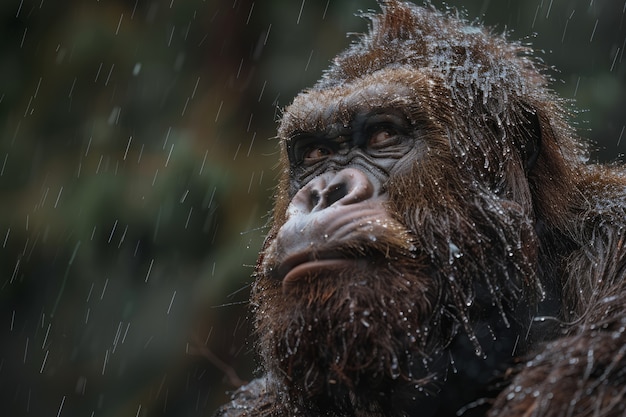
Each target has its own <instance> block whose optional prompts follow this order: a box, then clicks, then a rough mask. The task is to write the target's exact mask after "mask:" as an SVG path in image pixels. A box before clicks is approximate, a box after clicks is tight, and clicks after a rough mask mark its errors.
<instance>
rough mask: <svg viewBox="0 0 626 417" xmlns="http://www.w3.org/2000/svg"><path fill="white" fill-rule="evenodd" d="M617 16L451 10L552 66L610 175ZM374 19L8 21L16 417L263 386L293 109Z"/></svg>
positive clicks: (6, 374) (150, 403)
mask: <svg viewBox="0 0 626 417" xmlns="http://www.w3.org/2000/svg"><path fill="white" fill-rule="evenodd" d="M433 3H435V4H437V5H439V6H440V7H442V6H441V5H440V3H439V2H433ZM619 3H620V2H588V1H582V0H571V1H566V0H554V1H551V2H544V1H540V0H535V1H525V0H507V1H497V2H496V1H489V0H477V1H460V0H458V1H450V2H448V4H451V5H452V6H461V7H464V8H465V9H466V10H467V16H468V18H470V19H472V20H473V19H474V18H480V20H481V21H483V22H485V23H486V24H487V25H489V26H492V27H493V28H494V31H495V32H502V31H505V30H506V31H511V35H510V36H511V37H512V38H514V39H522V40H524V41H525V42H532V43H533V44H534V45H535V47H536V48H537V50H538V51H543V52H539V55H540V56H541V58H542V59H543V60H544V61H545V62H546V64H547V65H549V66H555V67H556V68H559V70H560V71H561V72H557V71H551V73H552V75H553V76H554V78H555V79H556V80H557V82H555V84H554V88H555V89H556V90H557V91H558V92H559V93H560V94H561V95H562V96H563V97H564V98H566V99H572V98H575V99H576V100H577V108H579V109H583V110H586V109H590V110H589V111H585V112H582V113H574V114H573V122H574V123H576V125H577V127H578V128H579V130H580V131H581V133H582V134H583V135H584V136H587V137H589V138H590V139H591V140H593V141H594V142H595V143H596V144H597V146H596V148H597V150H598V151H597V152H596V153H595V154H594V158H595V159H601V160H609V161H610V160H616V159H619V158H623V157H621V156H620V153H623V152H624V150H625V149H626V137H624V136H626V134H625V133H624V125H625V123H626V112H625V111H624V109H625V108H626V94H624V91H626V64H625V63H624V60H623V55H624V48H625V42H626V29H625V25H624V21H625V16H624V5H623V4H619ZM622 3H623V2H622ZM371 8H376V4H375V2H374V1H373V0H372V1H356V0H350V1H341V2H340V1H336V0H330V1H321V2H311V1H308V2H307V1H286V0H275V1H266V2H253V1H249V0H185V1H183V0H166V1H165V0H127V1H122V0H117V1H116V0H90V1H82V0H66V1H64V2H59V1H56V2H55V1H54V0H10V1H5V2H2V3H1V4H0V18H1V19H2V29H1V30H2V35H3V36H2V38H0V45H1V48H2V49H1V51H2V58H1V59H0V135H1V136H0V202H1V203H0V340H1V341H2V342H1V350H0V393H1V394H0V396H1V397H0V398H1V399H2V402H1V403H2V408H3V410H5V412H7V413H9V414H10V415H12V416H20V415H34V416H39V415H59V416H74V415H76V416H79V415H81V416H122V415H128V416H135V415H136V416H147V415H155V416H156V415H159V416H161V415H164V416H169V415H172V416H173V415H176V416H182V415H190V416H199V415H207V414H210V413H211V412H212V410H213V409H214V408H215V407H216V406H217V404H220V403H222V402H224V401H225V400H226V398H227V396H226V394H225V392H226V391H227V390H229V389H232V388H233V386H234V385H236V384H237V383H238V382H239V381H238V377H239V378H242V379H249V378H251V377H252V376H253V370H254V369H255V366H256V365H255V363H256V362H255V357H254V354H253V353H252V350H253V347H252V339H251V338H250V337H249V336H248V334H249V333H250V330H251V328H250V327H251V326H250V324H249V321H248V320H247V319H248V312H247V306H246V300H247V297H248V290H249V283H250V281H251V278H250V275H251V272H252V265H254V262H255V259H256V254H257V252H258V249H259V247H260V245H261V243H262V241H263V237H264V233H265V228H264V226H265V224H266V222H267V220H268V217H267V213H268V211H269V209H270V203H271V199H270V195H271V192H272V187H273V186H274V180H275V177H276V175H277V172H276V169H275V167H274V166H275V163H276V160H277V158H276V150H277V147H276V143H275V141H274V140H273V139H272V138H273V136H274V135H275V127H276V121H277V119H278V118H279V117H280V107H282V106H284V105H286V104H288V103H289V101H290V99H291V98H292V97H293V96H294V95H295V94H296V93H297V92H298V91H299V90H300V89H302V88H304V87H306V86H308V85H311V84H312V83H313V82H315V80H316V79H317V78H319V76H320V74H321V71H322V70H323V68H324V67H326V65H327V64H328V62H329V60H330V59H331V58H332V56H333V55H334V54H336V53H337V52H338V51H340V50H342V49H343V48H345V47H346V45H348V44H349V39H347V38H346V36H345V33H347V32H362V31H364V30H365V27H366V23H365V21H364V20H363V19H361V18H359V17H356V16H355V13H356V12H357V11H358V10H367V9H371ZM534 34H536V35H534ZM9 414H7V415H9Z"/></svg>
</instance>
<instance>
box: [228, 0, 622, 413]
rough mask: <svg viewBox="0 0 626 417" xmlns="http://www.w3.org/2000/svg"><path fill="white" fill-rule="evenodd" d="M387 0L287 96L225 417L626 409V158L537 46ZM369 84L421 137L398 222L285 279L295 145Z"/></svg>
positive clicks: (301, 177) (401, 174)
mask: <svg viewBox="0 0 626 417" xmlns="http://www.w3.org/2000/svg"><path fill="white" fill-rule="evenodd" d="M381 9H382V13H381V14H368V15H367V17H368V18H369V19H370V22H371V25H370V30H369V32H368V33H367V34H364V35H362V36H360V37H359V38H358V39H357V40H356V41H355V42H354V43H353V44H352V45H351V46H350V47H349V48H348V49H347V50H346V51H345V52H343V53H341V54H340V55H339V56H337V57H336V58H335V60H334V61H333V63H332V65H331V67H330V68H329V69H328V70H327V71H326V72H325V73H324V75H323V77H322V79H321V80H320V81H319V82H318V83H317V84H316V85H315V86H314V87H313V88H311V89H309V90H305V91H304V92H302V93H301V94H300V95H299V96H298V97H296V98H295V100H294V102H293V103H292V104H291V105H290V106H289V107H288V108H287V109H286V110H285V113H284V116H283V118H282V121H281V125H280V127H279V137H280V139H281V146H282V154H281V165H280V166H281V168H282V172H281V178H280V184H279V188H278V193H277V196H276V203H275V209H274V213H273V216H274V218H273V224H272V229H271V230H270V232H269V234H268V237H267V240H266V244H265V246H264V248H263V251H262V252H261V255H260V258H259V262H258V265H257V269H256V273H255V275H256V282H255V285H254V289H253V295H252V305H253V308H254V313H255V317H256V326H257V335H258V337H259V350H260V354H261V357H262V360H263V367H264V372H265V376H264V378H263V379H260V380H257V381H256V382H254V383H253V384H252V385H250V386H248V387H244V388H242V389H241V390H239V391H238V392H237V393H236V394H235V395H234V397H233V398H234V400H233V402H232V403H231V404H230V405H227V406H225V407H224V408H223V409H222V410H221V411H220V413H221V414H222V415H225V416H243V415H251V416H257V415H259V416H317V415H328V416H343V415H346V416H347V415H354V416H357V415H358V416H371V417H374V416H404V415H420V416H422V415H450V414H453V413H456V412H459V411H463V412H468V413H475V414H472V415H476V414H484V413H489V415H492V416H500V415H501V416H518V415H519V416H522V415H524V416H531V415H533V416H562V415H571V416H591V415H594V416H602V417H608V416H621V415H624V413H625V412H626V408H625V407H626V371H625V369H626V298H625V297H626V174H625V171H624V169H623V168H622V167H606V166H599V165H591V164H587V160H586V159H587V158H586V148H585V146H584V145H583V143H582V142H581V141H579V140H578V139H577V138H576V136H575V134H574V132H573V130H572V129H571V128H570V127H569V125H568V123H567V119H566V114H565V112H564V111H563V108H562V104H561V101H560V99H559V98H558V97H556V96H555V95H554V93H553V92H552V91H551V90H550V89H549V88H548V81H549V80H548V79H547V78H546V76H544V75H543V74H542V72H541V68H540V66H539V65H538V64H537V63H536V62H535V61H534V60H533V59H532V57H531V54H532V50H531V49H530V48H529V47H527V46H523V45H521V44H519V43H516V42H510V41H508V40H506V39H505V37H504V36H499V35H494V34H491V33H489V32H488V31H486V30H485V29H484V28H482V27H480V26H476V25H471V24H469V23H468V22H466V21H465V20H463V19H462V18H460V17H458V16H455V15H451V14H449V13H442V12H439V11H437V10H434V9H432V8H430V7H426V8H421V7H417V6H415V5H412V4H409V3H403V2H399V1H383V2H381ZM382 85H385V86H387V87H385V88H384V89H383V88H380V90H381V92H382V93H381V94H382V95H383V96H381V97H379V98H377V99H376V100H374V99H372V98H371V97H372V93H371V91H376V89H377V88H379V87H378V86H382ZM370 90H371V91H370ZM367 91H369V92H367ZM366 92H367V93H366ZM360 94H362V95H363V97H369V100H370V101H371V102H368V103H360V104H359V106H368V105H369V106H376V105H377V102H378V101H380V102H384V103H393V104H394V105H398V103H400V104H401V105H402V106H403V108H404V109H405V111H406V112H407V113H408V114H410V119H411V124H412V126H413V127H414V131H413V134H414V136H415V137H416V138H417V139H419V143H421V144H422V145H420V146H422V147H423V149H421V150H420V151H419V152H416V153H415V154H416V155H419V157H413V158H414V159H413V160H411V161H408V162H406V163H404V165H403V166H402V169H400V170H397V171H394V172H393V173H389V175H390V176H389V178H388V180H387V181H386V183H385V185H384V186H385V191H386V193H387V195H388V204H387V209H388V213H389V218H388V219H386V220H385V223H386V226H388V227H389V230H391V231H392V233H387V234H382V233H379V234H378V235H377V239H376V241H372V240H371V239H367V238H363V239H356V240H353V241H351V243H350V245H347V246H345V245H344V246H340V247H337V248H336V250H337V251H338V252H339V253H344V254H345V255H346V257H347V258H349V259H353V258H354V259H366V260H358V261H355V264H354V266H353V267H351V268H349V269H345V270H337V271H334V273H333V274H328V273H327V274H326V275H324V276H319V275H317V274H312V275H311V276H310V277H308V280H307V285H306V286H301V287H298V288H297V289H295V290H293V291H291V290H290V291H287V292H285V291H283V289H282V285H283V284H282V283H281V282H280V281H279V280H276V279H275V278H274V277H273V275H272V270H273V268H274V267H275V258H276V256H277V252H278V251H279V249H280V248H278V247H277V245H276V236H277V234H279V231H280V229H281V227H282V226H283V224H285V222H286V220H287V207H288V205H289V202H290V201H291V198H292V197H293V195H294V194H295V193H296V192H297V191H298V189H299V188H300V187H302V186H303V185H304V183H306V182H307V181H309V180H310V175H309V176H307V174H306V173H304V174H300V173H299V171H298V170H297V169H295V168H293V167H291V166H290V163H289V161H288V157H287V144H288V142H289V140H290V137H291V135H292V134H293V133H294V132H297V131H299V130H305V131H306V130H307V129H308V130H315V129H316V128H318V127H319V126H322V125H323V123H324V120H325V119H324V118H328V112H329V110H328V109H334V116H333V117H335V118H336V119H337V121H340V122H341V121H344V120H349V118H350V117H351V112H353V111H354V110H353V109H352V108H351V107H350V104H349V103H354V101H355V97H356V100H357V101H358V98H359V97H360ZM348 98H349V99H348ZM377 100H378V101H377ZM394 100H395V101H394ZM544 316H548V317H544ZM544 322H548V323H550V324H551V325H550V326H546V327H538V326H540V325H541V323H544ZM537 329H538V330H537ZM544 342H549V343H548V344H545V345H544V344H543V343H544ZM515 356H517V359H516V360H517V363H518V365H517V366H512V365H513V364H514V357H515ZM507 366H512V367H511V368H510V371H509V372H508V373H506V374H504V375H505V376H506V378H505V379H504V380H503V381H502V382H501V383H499V384H494V381H493V380H490V378H489V376H491V377H495V376H496V375H497V374H498V373H499V372H500V373H501V374H503V373H504V370H505V368H506V367H507ZM483 389H484V391H483ZM490 389H491V392H489V393H487V391H489V390H490ZM487 410H489V411H487Z"/></svg>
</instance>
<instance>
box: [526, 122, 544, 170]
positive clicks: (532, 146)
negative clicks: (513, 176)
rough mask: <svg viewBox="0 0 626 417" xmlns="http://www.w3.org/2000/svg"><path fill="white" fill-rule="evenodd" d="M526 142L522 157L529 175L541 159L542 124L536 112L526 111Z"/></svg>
mask: <svg viewBox="0 0 626 417" xmlns="http://www.w3.org/2000/svg"><path fill="white" fill-rule="evenodd" d="M524 118H525V123H524V124H525V126H524V130H525V131H526V135H524V136H525V138H526V142H525V143H522V144H521V155H522V157H523V159H524V161H525V163H524V171H525V172H526V173H527V174H528V173H529V172H530V171H531V170H532V169H533V167H534V166H535V163H536V162H537V158H538V157H539V152H540V151H541V123H540V121H539V115H538V114H537V112H536V111H531V110H524Z"/></svg>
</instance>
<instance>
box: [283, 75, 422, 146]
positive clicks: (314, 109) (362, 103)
mask: <svg viewBox="0 0 626 417" xmlns="http://www.w3.org/2000/svg"><path fill="white" fill-rule="evenodd" d="M402 72H403V73H404V72H405V71H402ZM394 75H398V74H394V73H393V71H392V72H386V73H385V74H384V76H383V74H379V73H374V74H370V75H367V76H365V77H362V78H359V79H357V80H355V81H353V82H350V83H347V84H346V85H343V86H339V87H332V88H328V89H323V90H309V91H306V92H304V93H302V94H300V95H299V96H297V97H296V98H295V100H294V102H293V103H292V104H291V105H290V106H289V107H287V109H286V110H285V114H284V115H283V118H282V121H281V125H280V128H279V131H278V134H279V136H280V137H282V138H289V137H290V136H292V135H293V134H294V133H297V132H302V131H311V132H313V131H322V130H324V128H325V127H327V126H329V125H332V124H337V123H342V124H344V125H348V124H350V122H351V120H352V119H353V117H354V116H355V114H357V113H361V114H362V113H368V112H371V111H375V110H376V109H385V108H391V109H393V108H400V109H406V108H412V107H414V106H415V105H416V104H417V101H418V100H417V96H418V95H419V94H418V93H417V91H416V90H417V89H419V83H417V82H411V81H417V80H413V79H414V78H419V79H424V77H423V76H416V72H415V70H413V71H412V72H411V78H406V77H403V78H400V77H396V76H394ZM400 79H402V81H400ZM407 80H410V81H409V82H407Z"/></svg>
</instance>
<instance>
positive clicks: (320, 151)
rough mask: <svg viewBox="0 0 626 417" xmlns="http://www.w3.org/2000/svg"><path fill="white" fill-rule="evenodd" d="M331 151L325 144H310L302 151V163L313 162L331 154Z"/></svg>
mask: <svg viewBox="0 0 626 417" xmlns="http://www.w3.org/2000/svg"><path fill="white" fill-rule="evenodd" d="M332 153H333V151H332V150H331V149H329V148H328V147H326V146H311V147H310V148H307V149H306V150H305V152H304V153H303V157H302V161H303V162H304V163H313V162H316V161H318V160H320V159H322V158H325V157H327V156H329V155H332Z"/></svg>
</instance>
